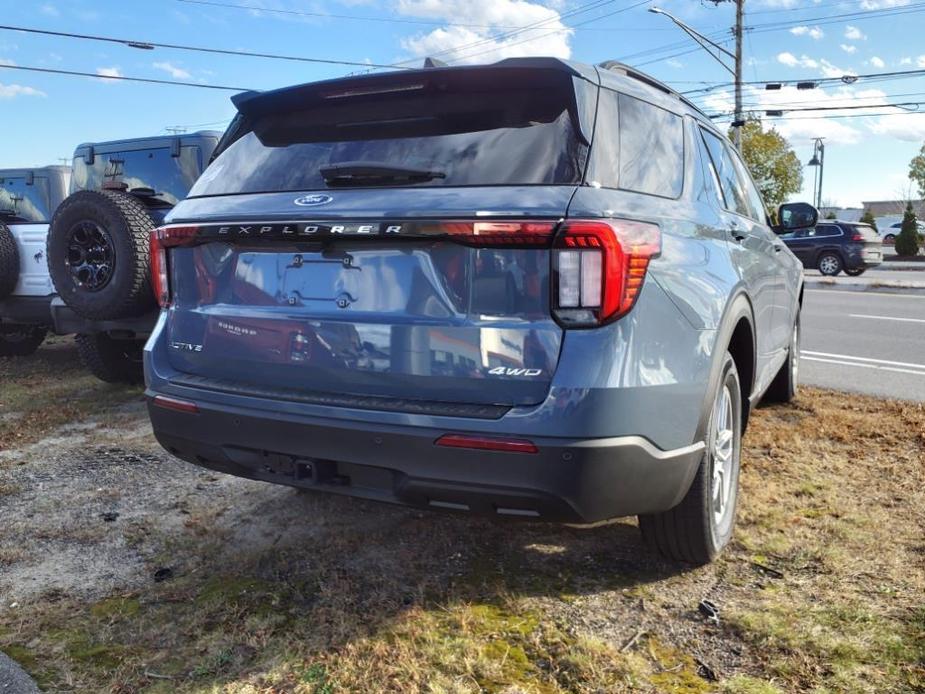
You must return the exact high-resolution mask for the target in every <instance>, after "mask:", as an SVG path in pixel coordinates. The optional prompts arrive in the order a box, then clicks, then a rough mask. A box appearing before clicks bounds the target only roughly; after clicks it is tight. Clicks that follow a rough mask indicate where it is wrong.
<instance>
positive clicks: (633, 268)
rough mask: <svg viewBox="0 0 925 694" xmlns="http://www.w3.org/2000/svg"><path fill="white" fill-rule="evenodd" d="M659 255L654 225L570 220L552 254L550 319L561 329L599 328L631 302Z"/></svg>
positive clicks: (628, 308) (659, 246) (658, 237)
mask: <svg viewBox="0 0 925 694" xmlns="http://www.w3.org/2000/svg"><path fill="white" fill-rule="evenodd" d="M661 250H662V236H661V231H660V230H659V228H658V226H657V225H655V224H648V223H646V222H635V221H629V220H606V221H605V220H571V221H567V222H565V223H563V224H562V226H561V227H560V229H559V233H558V235H557V236H556V240H555V243H554V249H553V276H554V278H555V281H554V289H553V313H554V314H555V317H556V318H557V319H558V320H559V322H560V323H562V324H563V325H565V326H566V327H594V326H598V325H604V324H605V323H609V322H610V321H613V320H616V319H617V318H619V317H620V316H623V315H625V314H626V313H627V312H628V311H629V310H630V309H631V308H632V307H633V304H634V303H635V302H636V298H637V297H638V296H639V292H640V290H641V289H642V283H643V281H644V280H645V277H646V271H647V270H648V267H649V261H650V260H651V259H652V258H656V257H658V255H659V254H660V253H661Z"/></svg>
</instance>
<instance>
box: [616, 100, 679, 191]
mask: <svg viewBox="0 0 925 694" xmlns="http://www.w3.org/2000/svg"><path fill="white" fill-rule="evenodd" d="M618 99H619V111H620V176H619V186H620V188H622V189H623V190H632V191H635V192H637V193H648V194H649V195H659V196H661V197H666V198H677V197H678V196H680V195H681V188H682V186H683V184H684V125H683V120H682V119H681V116H678V115H676V114H674V113H671V112H670V111H666V110H665V109H663V108H659V107H658V106H653V105H652V104H650V103H647V102H645V101H642V100H640V99H636V98H634V97H632V96H627V95H626V94H620V95H619V97H618Z"/></svg>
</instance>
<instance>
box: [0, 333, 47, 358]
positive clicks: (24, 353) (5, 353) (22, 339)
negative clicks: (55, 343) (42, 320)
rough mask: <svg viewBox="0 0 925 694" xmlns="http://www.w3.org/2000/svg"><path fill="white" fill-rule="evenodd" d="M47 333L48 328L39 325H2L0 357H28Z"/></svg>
mask: <svg viewBox="0 0 925 694" xmlns="http://www.w3.org/2000/svg"><path fill="white" fill-rule="evenodd" d="M46 335H48V330H46V329H45V328H43V327H41V326H39V325H0V357H28V356H29V355H30V354H34V353H35V350H37V349H38V348H39V346H40V345H41V344H42V342H44V341H45V336H46Z"/></svg>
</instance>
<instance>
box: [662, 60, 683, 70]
mask: <svg viewBox="0 0 925 694" xmlns="http://www.w3.org/2000/svg"><path fill="white" fill-rule="evenodd" d="M665 62H666V63H668V65H669V67H673V68H674V69H676V70H680V69H681V68H682V67H684V63H682V62H681V61H680V60H678V59H677V58H669V59H668V60H666V61H665Z"/></svg>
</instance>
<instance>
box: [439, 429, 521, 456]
mask: <svg viewBox="0 0 925 694" xmlns="http://www.w3.org/2000/svg"><path fill="white" fill-rule="evenodd" d="M436 445H438V446H445V447H446V448H471V449H473V450H478V451H504V452H507V453H539V449H538V448H537V447H536V444H535V443H533V442H532V441H527V440H526V439H504V438H494V437H489V436H466V435H464V434H445V435H443V436H441V437H440V438H439V439H437V441H436Z"/></svg>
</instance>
